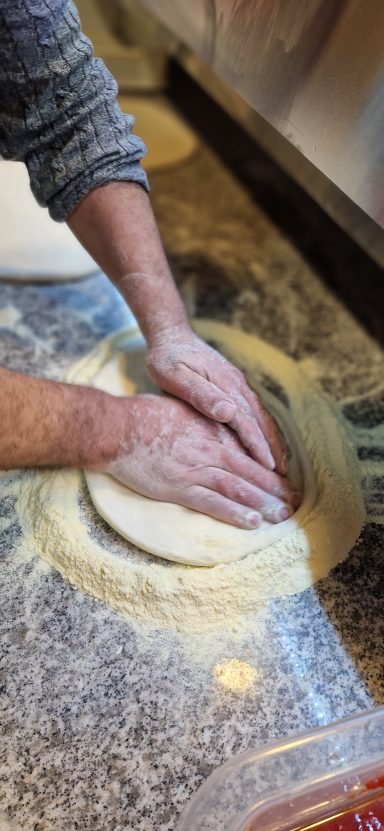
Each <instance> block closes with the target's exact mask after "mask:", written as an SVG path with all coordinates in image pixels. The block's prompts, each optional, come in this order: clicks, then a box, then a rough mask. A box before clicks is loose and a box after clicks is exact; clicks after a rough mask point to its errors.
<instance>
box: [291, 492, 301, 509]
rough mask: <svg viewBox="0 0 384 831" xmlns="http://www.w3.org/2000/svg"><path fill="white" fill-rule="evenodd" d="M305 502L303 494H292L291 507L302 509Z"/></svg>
mask: <svg viewBox="0 0 384 831" xmlns="http://www.w3.org/2000/svg"><path fill="white" fill-rule="evenodd" d="M302 501H303V494H302V493H295V492H294V493H292V495H291V505H292V506H293V507H294V508H300V505H301V503H302Z"/></svg>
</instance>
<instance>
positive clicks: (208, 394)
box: [147, 327, 287, 475]
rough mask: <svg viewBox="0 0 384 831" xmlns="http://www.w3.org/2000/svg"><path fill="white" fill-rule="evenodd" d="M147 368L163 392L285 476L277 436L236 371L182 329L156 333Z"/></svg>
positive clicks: (267, 414) (276, 428)
mask: <svg viewBox="0 0 384 831" xmlns="http://www.w3.org/2000/svg"><path fill="white" fill-rule="evenodd" d="M147 368H148V372H149V375H150V377H151V379H152V380H153V381H154V382H155V383H156V384H157V385H158V386H159V387H160V388H161V389H163V390H164V391H165V392H168V393H170V394H171V395H174V396H177V397H178V398H181V399H183V400H184V401H187V402H188V403H189V404H191V406H192V407H194V408H195V409H196V410H199V412H201V413H203V414H204V415H205V416H207V417H208V418H210V419H214V420H215V421H217V422H221V423H225V424H228V426H229V427H231V428H232V430H234V431H235V433H236V434H237V436H238V437H239V439H240V441H241V443H242V444H243V446H244V447H245V448H246V449H247V450H248V451H249V453H250V454H251V456H252V457H253V459H255V460H256V461H258V462H260V464H261V465H263V466H264V467H265V468H268V469H269V470H273V469H274V468H275V469H276V470H277V472H278V473H280V474H282V475H285V474H286V472H287V465H286V458H285V447H284V442H283V440H282V437H281V435H280V431H279V429H278V427H277V425H276V424H275V421H274V419H273V418H272V416H271V415H270V414H269V413H268V412H267V410H266V409H265V407H264V406H263V404H262V402H261V401H260V398H259V397H258V396H257V395H256V394H255V393H254V392H253V391H252V390H251V388H250V387H249V386H248V384H247V381H246V379H245V377H244V375H243V374H242V372H240V371H239V370H238V369H236V367H234V366H233V365H232V364H231V363H230V362H229V361H227V360H226V358H224V357H223V356H222V355H220V353H219V352H216V350H215V349H212V348H211V347H210V346H208V344H206V343H205V342H204V341H203V340H201V339H200V338H199V337H197V335H195V334H194V333H193V332H192V330H191V329H189V328H186V327H180V328H177V327H175V328H173V329H171V330H166V331H164V332H162V333H161V334H160V335H159V336H158V337H157V338H156V339H155V340H154V341H152V342H151V343H150V346H149V350H148V356H147Z"/></svg>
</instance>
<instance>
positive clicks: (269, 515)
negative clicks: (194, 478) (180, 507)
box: [200, 467, 294, 523]
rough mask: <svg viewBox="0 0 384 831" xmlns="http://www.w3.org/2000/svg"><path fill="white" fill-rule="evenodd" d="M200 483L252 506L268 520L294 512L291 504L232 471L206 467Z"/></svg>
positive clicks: (277, 520)
mask: <svg viewBox="0 0 384 831" xmlns="http://www.w3.org/2000/svg"><path fill="white" fill-rule="evenodd" d="M200 477H201V474H200ZM201 484H203V485H204V486H205V487H208V488H210V489H211V490H212V491H216V492H217V493H221V494H222V496H226V497H227V498H228V499H231V500H232V501H233V502H238V503H239V504H240V505H246V506H248V508H253V509H254V510H256V511H258V512H259V513H261V514H262V515H263V517H264V519H267V520H268V521H269V522H273V523H278V522H283V521H284V520H285V519H288V517H290V516H292V514H293V512H294V511H293V507H292V505H290V504H288V503H287V502H283V500H282V499H278V498H277V497H274V496H271V495H270V494H268V493H266V492H265V491H263V490H261V488H258V487H256V486H255V485H251V484H250V483H249V482H246V481H245V479H241V478H240V477H239V476H234V475H233V473H228V471H226V470H220V469H219V468H215V467H208V468H206V469H205V470H204V473H203V476H202V478H201Z"/></svg>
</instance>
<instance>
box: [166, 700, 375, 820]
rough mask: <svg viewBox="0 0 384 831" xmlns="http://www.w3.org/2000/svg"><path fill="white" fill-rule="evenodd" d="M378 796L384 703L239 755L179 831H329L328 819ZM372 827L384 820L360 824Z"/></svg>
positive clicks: (211, 781) (194, 804) (212, 781)
mask: <svg viewBox="0 0 384 831" xmlns="http://www.w3.org/2000/svg"><path fill="white" fill-rule="evenodd" d="M379 777H381V782H379V781H373V780H377V779H378V778H379ZM367 783H368V785H367ZM375 798H380V799H381V798H382V799H383V800H384V707H379V708H375V709H373V710H369V711H367V712H364V713H361V714H359V715H357V716H353V717H350V718H346V719H343V720H342V721H339V722H336V723H335V724H332V725H329V726H328V727H325V728H319V729H316V730H312V731H310V732H306V733H302V734H299V735H294V736H293V737H290V738H289V739H287V740H286V741H283V742H278V743H275V744H270V745H267V746H266V747H264V748H262V749H261V750H258V751H256V750H248V751H246V752H245V753H242V754H240V755H239V756H235V757H234V758H233V759H231V760H230V761H229V762H226V764H225V765H223V766H222V767H221V768H219V769H218V770H216V771H215V772H214V773H213V774H211V776H210V777H209V778H208V779H207V781H206V782H205V783H204V784H203V785H202V787H201V788H200V790H199V791H198V792H197V794H196V795H195V797H194V798H193V799H192V801H191V802H190V804H189V805H188V807H187V810H186V812H185V814H184V816H183V817H182V819H181V821H180V823H179V825H178V827H177V831H299V830H300V829H308V828H309V827H312V828H313V829H315V828H319V831H323V829H324V831H327V824H326V823H325V824H324V825H323V823H322V820H324V819H325V818H326V817H327V818H330V817H331V816H333V815H335V814H340V815H342V814H343V813H344V812H345V811H346V810H347V809H348V810H351V809H354V808H356V811H358V809H359V808H360V807H361V805H362V804H363V803H364V802H365V803H367V801H370V800H373V799H375ZM383 805H384V802H383ZM329 827H331V828H332V829H333V828H336V827H340V829H342V828H349V827H350V826H349V825H342V824H341V822H340V825H339V826H338V825H337V823H336V824H335V825H332V824H331V823H330V822H329ZM351 827H352V826H351ZM354 827H356V828H357V827H358V825H355V826H354ZM371 827H372V828H373V829H375V831H376V829H378V830H379V831H380V829H382V828H384V825H381V824H375V823H373V824H372V826H371V825H370V824H369V823H368V824H367V825H366V824H364V823H363V824H362V825H361V828H362V829H365V828H367V829H368V828H371Z"/></svg>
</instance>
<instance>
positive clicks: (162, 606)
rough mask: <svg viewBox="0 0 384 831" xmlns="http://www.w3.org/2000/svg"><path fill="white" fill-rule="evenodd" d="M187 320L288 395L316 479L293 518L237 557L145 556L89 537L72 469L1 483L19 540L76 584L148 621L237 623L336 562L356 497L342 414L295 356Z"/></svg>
mask: <svg viewBox="0 0 384 831" xmlns="http://www.w3.org/2000/svg"><path fill="white" fill-rule="evenodd" d="M196 328H197V331H198V334H199V335H201V336H203V337H205V338H206V339H209V340H213V341H214V342H215V344H217V345H218V347H219V348H220V349H222V351H223V352H224V353H225V355H226V356H227V357H228V358H229V359H230V360H232V361H234V363H237V364H238V365H239V366H240V367H241V368H242V369H244V370H245V371H246V373H247V374H248V375H249V377H250V378H251V380H252V379H253V378H254V376H255V373H256V374H257V372H258V373H259V374H260V373H261V374H263V373H264V374H265V370H266V367H269V369H270V376H271V377H272V379H273V382H274V383H275V385H276V386H277V387H279V388H281V389H282V390H283V393H284V395H287V396H288V398H289V403H290V408H291V413H292V417H293V419H294V421H295V423H296V425H297V427H298V428H299V430H300V433H301V436H302V439H303V442H304V444H305V446H306V449H307V452H308V454H309V456H310V458H311V462H312V466H313V470H314V473H315V477H316V481H317V498H316V501H315V504H314V505H313V507H312V509H311V510H310V512H309V513H308V515H307V516H306V517H305V518H304V519H303V522H302V524H301V526H300V527H299V528H296V529H295V530H294V531H292V533H290V534H288V535H287V536H286V537H285V538H283V539H281V540H279V541H277V542H275V543H273V544H272V545H269V546H268V547H267V548H265V549H264V550H261V551H258V552H255V553H252V554H249V555H248V556H247V557H245V558H244V559H243V560H240V561H238V562H234V563H227V564H225V565H217V566H215V567H213V568H204V567H203V568H196V567H191V566H186V565H181V564H179V563H168V562H166V561H164V560H161V559H156V558H154V557H151V556H149V555H147V554H145V553H144V552H141V551H140V550H138V549H136V548H135V547H134V546H132V545H130V544H129V543H126V542H125V541H123V540H121V539H120V538H118V537H116V538H113V537H111V536H109V537H108V539H107V541H105V540H103V539H100V535H99V537H98V535H97V533H95V531H94V528H92V514H90V510H91V509H90V508H89V497H88V494H87V491H86V487H85V482H84V478H83V476H82V474H81V473H80V472H79V471H77V470H59V471H51V470H50V471H38V472H36V471H25V472H24V473H23V474H22V475H21V476H20V475H16V476H15V479H14V481H13V484H12V491H13V492H14V493H15V494H16V495H17V496H18V505H17V510H18V513H19V521H20V525H21V528H22V533H23V542H22V546H23V548H24V549H25V550H26V551H31V549H32V550H34V551H37V552H38V553H39V554H40V555H41V557H42V558H43V559H44V560H45V561H46V562H48V563H49V564H51V565H52V566H54V567H55V568H56V569H58V571H59V572H60V573H61V574H62V575H63V577H64V578H65V579H67V580H68V581H70V582H71V583H72V584H73V585H74V586H76V587H77V588H79V589H81V590H82V591H85V592H88V593H89V594H91V595H93V596H95V597H97V598H99V599H100V600H102V601H104V602H106V603H108V604H109V605H110V606H111V607H112V608H114V609H116V610H118V611H120V612H123V613H125V614H126V615H128V616H129V617H130V618H131V619H132V620H134V621H136V622H142V623H145V624H148V625H150V626H153V627H155V628H157V629H159V628H164V629H174V630H178V631H181V632H188V633H193V632H201V631H203V630H209V629H215V628H216V629H217V627H219V626H223V627H224V625H225V629H226V631H229V630H231V631H236V627H237V625H239V624H240V623H241V621H242V620H243V618H244V616H246V615H250V614H252V613H254V612H255V611H257V610H262V609H263V608H264V607H265V605H266V604H267V603H268V601H269V600H270V599H271V598H273V597H277V596H282V595H292V594H296V593H297V592H300V591H303V590H304V589H306V588H308V587H309V586H311V585H312V584H313V583H314V582H316V581H317V580H319V579H320V578H322V577H325V576H326V575H327V574H328V572H329V571H330V569H332V568H333V567H334V566H335V565H336V564H337V563H338V562H340V561H342V560H343V559H344V558H345V557H346V556H347V554H348V552H349V551H350V549H351V548H352V546H353V545H354V543H355V541H356V539H357V538H358V536H359V533H360V531H361V528H362V525H363V522H364V506H363V500H362V494H361V488H360V481H359V469H358V463H357V459H356V454H355V451H354V448H353V445H352V442H351V440H350V438H349V435H348V434H347V432H346V429H345V424H344V423H343V419H342V417H341V414H340V412H339V410H338V409H337V408H336V407H335V405H334V404H332V402H331V401H330V399H329V398H328V397H327V396H326V395H324V393H323V392H322V391H321V389H320V388H319V387H318V386H317V385H316V384H314V382H313V381H311V380H310V379H308V377H307V376H306V375H305V373H304V372H303V371H302V369H301V367H300V364H297V363H295V362H294V361H292V360H291V359H290V358H288V357H286V356H285V355H283V354H282V353H281V352H280V351H279V350H277V349H275V348H274V347H272V346H270V345H269V344H267V343H265V342H263V341H261V340H259V339H258V338H255V337H252V336H250V335H246V334H244V333H242V332H240V331H236V330H234V329H231V328H230V327H227V326H225V325H224V324H216V323H209V322H204V321H200V322H198V323H197V325H196ZM129 337H130V338H134V337H137V332H136V333H134V332H133V333H130V334H129V333H128V334H127V333H123V334H120V335H118V336H113V337H112V338H110V339H108V340H107V341H104V342H103V343H101V344H100V346H99V347H98V348H97V350H95V352H93V353H92V354H91V355H89V356H88V358H87V359H85V360H83V361H81V362H80V363H79V364H78V365H76V367H74V368H73V369H72V371H71V373H70V374H69V376H68V377H67V380H69V381H72V382H78V383H87V382H89V381H90V380H91V379H92V377H94V375H95V374H96V373H97V371H98V370H99V369H100V367H101V366H103V364H104V363H105V362H106V361H107V360H108V359H109V358H110V357H111V355H112V354H113V353H114V350H115V349H116V347H118V346H121V344H123V343H124V340H126V339H127V338H129ZM87 517H88V519H87V521H85V520H86V518H87ZM103 533H104V535H105V534H106V532H105V529H104V531H103ZM101 536H102V535H101Z"/></svg>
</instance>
